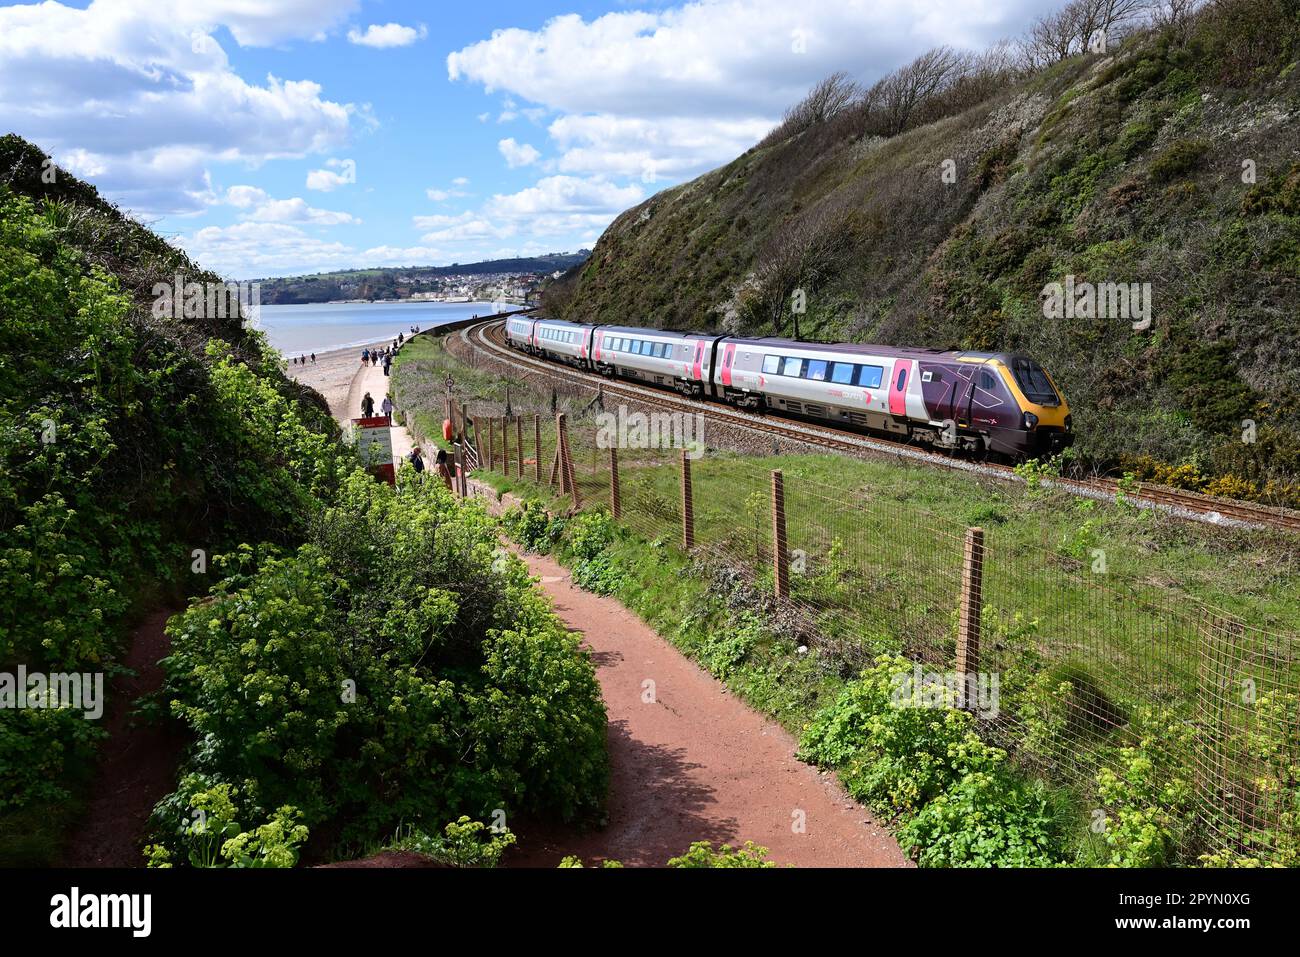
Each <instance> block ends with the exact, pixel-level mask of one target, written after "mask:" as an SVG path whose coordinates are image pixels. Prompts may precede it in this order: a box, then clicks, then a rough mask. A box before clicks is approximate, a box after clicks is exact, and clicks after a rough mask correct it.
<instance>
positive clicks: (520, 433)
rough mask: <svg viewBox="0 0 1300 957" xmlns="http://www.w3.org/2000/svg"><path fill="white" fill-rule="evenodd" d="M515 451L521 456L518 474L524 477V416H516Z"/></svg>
mask: <svg viewBox="0 0 1300 957" xmlns="http://www.w3.org/2000/svg"><path fill="white" fill-rule="evenodd" d="M515 452H516V454H518V456H519V470H518V472H517V473H516V475H517V476H518V477H519V478H523V477H524V417H523V416H522V415H519V416H515Z"/></svg>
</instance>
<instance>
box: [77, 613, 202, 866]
mask: <svg viewBox="0 0 1300 957" xmlns="http://www.w3.org/2000/svg"><path fill="white" fill-rule="evenodd" d="M172 614H174V611H169V610H166V609H164V610H161V611H156V612H154V613H153V614H151V615H150V616H149V617H148V618H146V619H145V620H144V621H143V622H142V623H141V624H140V625H139V627H137V628H136V629H135V631H134V632H133V633H132V635H131V645H130V648H129V649H128V651H127V654H126V659H125V660H124V661H123V664H125V665H126V666H127V667H128V668H130V669H132V670H133V671H134V672H135V674H134V675H128V676H122V677H120V678H118V679H117V680H116V681H114V682H113V683H112V684H111V686H110V688H109V701H108V709H107V711H108V713H107V717H106V719H105V725H104V727H105V730H107V731H108V739H107V740H106V741H104V742H103V743H102V744H101V746H100V749H99V762H98V765H97V767H96V771H95V779H94V782H93V784H92V786H91V790H90V795H91V796H90V800H89V803H88V804H87V806H86V813H85V816H84V817H83V818H82V821H81V824H80V826H79V827H78V828H77V830H76V831H75V832H74V833H73V834H72V837H71V839H70V840H69V842H68V846H67V849H66V851H65V854H64V864H65V865H66V866H68V867H143V866H144V858H143V856H142V855H141V847H142V846H143V844H144V838H145V828H146V825H147V824H148V821H149V814H150V812H151V811H153V807H154V805H155V804H156V803H157V802H158V801H159V799H160V798H162V797H163V796H165V795H166V794H167V793H168V792H170V791H171V790H172V789H173V788H174V787H175V786H176V767H177V765H178V763H179V762H180V758H181V752H182V750H183V747H184V740H183V738H182V737H181V736H180V735H178V734H176V733H175V731H174V730H172V729H169V728H163V727H158V726H156V725H152V724H144V723H133V722H132V720H131V711H132V709H133V708H134V707H135V701H136V699H137V698H139V697H140V695H142V694H146V693H148V692H150V691H154V690H156V689H157V688H158V687H160V686H161V685H162V680H163V672H162V668H161V667H160V666H159V665H158V662H159V660H160V659H162V658H164V657H165V656H166V655H167V650H168V647H169V644H168V641H167V635H166V634H165V633H164V631H163V629H164V627H165V626H166V624H167V619H168V618H170V617H171V616H172Z"/></svg>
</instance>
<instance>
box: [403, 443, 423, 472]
mask: <svg viewBox="0 0 1300 957" xmlns="http://www.w3.org/2000/svg"><path fill="white" fill-rule="evenodd" d="M406 459H407V461H408V462H410V463H411V468H413V469H415V474H416V475H420V474H422V473H423V472H424V455H423V453H421V452H420V447H419V446H418V445H417V446H416V447H415V448H413V449H411V454H410V455H408V456H407V457H406Z"/></svg>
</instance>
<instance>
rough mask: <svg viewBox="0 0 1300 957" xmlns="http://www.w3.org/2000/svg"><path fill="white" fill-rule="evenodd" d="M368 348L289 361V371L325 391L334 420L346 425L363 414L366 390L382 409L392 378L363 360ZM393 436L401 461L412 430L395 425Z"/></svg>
mask: <svg viewBox="0 0 1300 957" xmlns="http://www.w3.org/2000/svg"><path fill="white" fill-rule="evenodd" d="M391 342H392V340H391V339H380V340H379V341H377V342H375V343H373V345H377V346H385V345H388V344H390V343H391ZM365 348H366V347H365V346H353V347H351V348H347V349H334V350H331V351H330V352H318V353H317V354H316V361H315V362H312V361H311V360H310V359H309V360H308V361H307V365H305V366H298V365H293V364H292V363H291V364H290V365H289V375H290V376H292V377H293V378H294V379H296V380H297V381H299V382H301V383H302V384H303V385H309V386H311V387H312V388H314V389H315V390H316V391H317V392H319V393H320V394H321V395H323V396H324V397H325V401H326V402H328V403H329V407H330V413H331V414H333V416H334V419H335V421H337V422H338V424H339V425H340V426H342V427H343V428H345V429H346V428H347V427H348V424H349V422H350V421H351V420H352V419H353V418H357V417H359V416H360V415H361V398H362V396H364V395H365V394H366V393H367V392H369V393H370V397H371V398H372V399H374V400H375V411H376V412H378V411H379V406H380V405H381V404H382V403H383V401H384V396H386V395H388V387H389V383H390V382H391V381H392V380H391V379H390V378H389V377H388V376H386V375H384V370H383V369H382V368H381V367H380V366H377V365H372V364H370V363H367V364H366V365H362V364H361V352H362V350H364V349H365ZM391 438H392V443H393V459H394V461H395V462H396V463H398V464H400V462H401V460H402V459H404V458H406V456H407V455H409V454H410V452H411V447H412V442H411V436H410V433H408V432H407V431H406V429H405V428H404V427H403V426H401V425H394V427H393V429H392V432H391ZM426 454H427V453H426Z"/></svg>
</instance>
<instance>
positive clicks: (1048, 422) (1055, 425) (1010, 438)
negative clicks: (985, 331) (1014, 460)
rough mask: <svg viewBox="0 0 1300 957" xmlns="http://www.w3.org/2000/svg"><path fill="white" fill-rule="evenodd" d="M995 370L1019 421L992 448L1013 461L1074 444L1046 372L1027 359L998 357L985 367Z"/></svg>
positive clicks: (1063, 405)
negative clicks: (1011, 400)
mask: <svg viewBox="0 0 1300 957" xmlns="http://www.w3.org/2000/svg"><path fill="white" fill-rule="evenodd" d="M988 364H989V365H992V366H994V367H996V369H997V371H998V375H999V377H1000V378H1001V379H1002V382H1003V384H1004V385H1005V386H1006V387H1007V389H1009V390H1010V392H1011V395H1012V398H1013V399H1014V401H1015V404H1016V407H1017V411H1018V412H1019V413H1020V415H1019V418H1018V419H1017V420H1016V421H1015V422H1014V423H1012V424H1011V427H1010V428H1006V429H1005V430H1004V431H1003V433H1002V435H1001V436H999V437H998V439H999V440H998V442H996V443H994V444H993V448H994V450H995V451H1001V452H1005V453H1006V454H1009V455H1011V456H1013V457H1025V458H1037V457H1039V456H1042V455H1055V454H1056V453H1058V452H1061V451H1064V450H1065V449H1066V448H1068V447H1069V446H1070V444H1071V443H1072V442H1074V420H1073V417H1072V416H1071V415H1070V406H1069V404H1068V403H1067V402H1066V401H1065V397H1064V396H1062V395H1061V392H1060V390H1059V389H1057V388H1056V383H1055V382H1053V381H1052V377H1051V376H1049V375H1048V374H1047V370H1046V369H1044V368H1043V367H1042V366H1041V365H1039V364H1038V363H1037V362H1036V361H1035V360H1033V359H1031V358H1029V357H1028V356H1023V355H1016V354H1005V353H1004V354H999V355H996V356H993V357H992V358H991V360H990V361H989V363H988Z"/></svg>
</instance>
